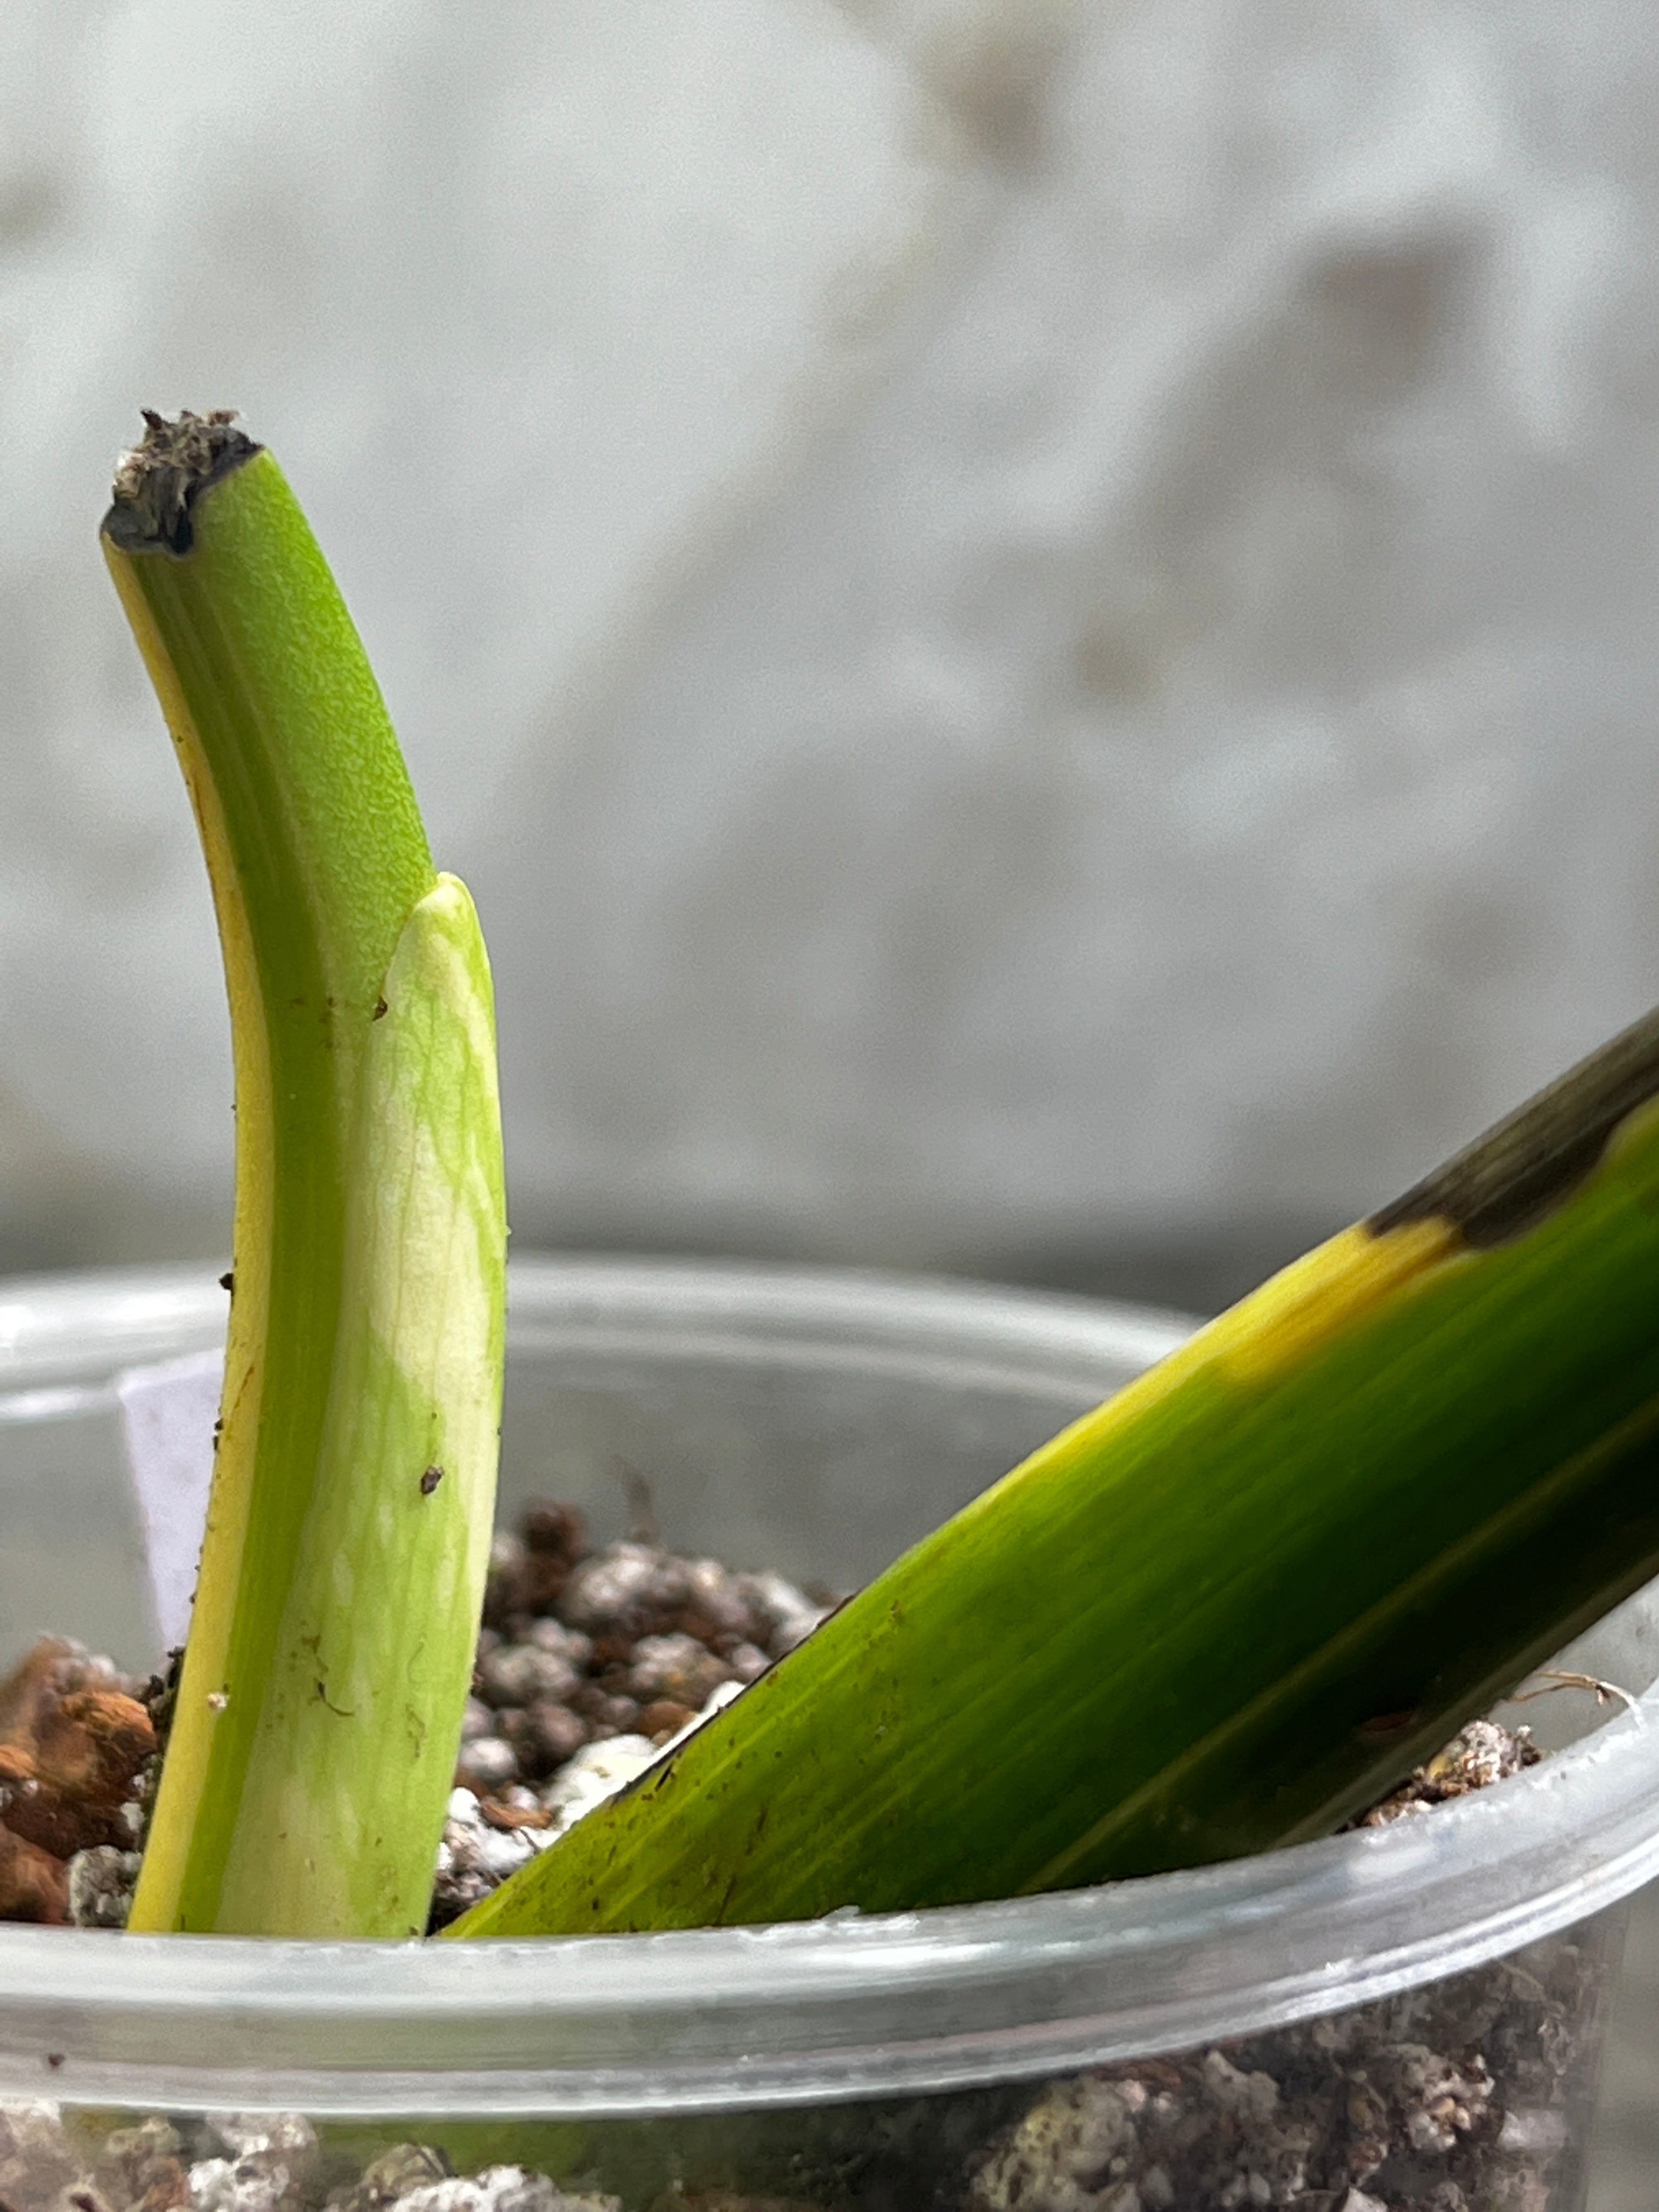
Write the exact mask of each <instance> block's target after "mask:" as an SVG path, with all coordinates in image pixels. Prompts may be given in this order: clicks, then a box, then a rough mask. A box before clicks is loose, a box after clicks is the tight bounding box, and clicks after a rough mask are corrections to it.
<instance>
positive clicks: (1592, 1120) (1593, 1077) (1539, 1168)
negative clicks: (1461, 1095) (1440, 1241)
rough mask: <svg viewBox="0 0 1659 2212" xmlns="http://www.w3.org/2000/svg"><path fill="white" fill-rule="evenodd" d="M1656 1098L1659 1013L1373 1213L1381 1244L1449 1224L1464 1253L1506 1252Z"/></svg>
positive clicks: (1371, 1223) (1371, 1225) (1567, 1193)
mask: <svg viewBox="0 0 1659 2212" xmlns="http://www.w3.org/2000/svg"><path fill="white" fill-rule="evenodd" d="M1654 1097H1659V1009H1656V1010H1655V1012H1652V1013H1650V1014H1645V1015H1644V1017H1643V1018H1642V1019H1641V1020H1640V1021H1639V1022H1636V1023H1634V1024H1632V1026H1631V1027H1630V1028H1629V1029H1627V1030H1623V1031H1621V1033H1620V1035H1619V1036H1616V1037H1614V1038H1613V1041H1612V1042H1611V1043H1609V1044H1604V1045H1603V1046H1602V1047H1601V1050H1600V1051H1599V1052H1593V1053H1592V1054H1590V1056H1589V1059H1588V1060H1580V1061H1579V1063H1578V1065H1577V1067H1572V1068H1569V1069H1568V1071H1567V1073H1565V1075H1564V1076H1562V1077H1560V1078H1559V1080H1558V1081H1556V1082H1554V1083H1552V1084H1551V1085H1549V1087H1548V1089H1547V1090H1545V1091H1540V1092H1539V1093H1538V1095H1537V1097H1534V1098H1529V1099H1528V1101H1527V1103H1526V1104H1525V1105H1524V1106H1522V1107H1521V1108H1519V1109H1517V1110H1516V1112H1515V1113H1513V1114H1511V1115H1510V1116H1509V1118H1508V1119H1507V1120H1506V1121H1499V1122H1498V1125H1497V1127H1495V1128H1492V1129H1488V1130H1487V1132H1486V1135H1485V1136H1484V1137H1478V1138H1476V1139H1475V1141H1474V1144H1472V1145H1471V1146H1469V1147H1468V1150H1467V1151H1466V1152H1459V1153H1458V1154H1457V1155H1456V1156H1455V1158H1452V1159H1449V1160H1448V1161H1447V1163H1446V1164H1445V1165H1444V1167H1442V1168H1437V1169H1436V1170H1435V1171H1434V1173H1433V1174H1432V1175H1431V1176H1425V1178H1424V1180H1423V1181H1422V1182H1419V1183H1418V1184H1417V1185H1416V1186H1415V1187H1414V1188H1413V1189H1411V1190H1408V1191H1407V1193H1406V1194H1405V1196H1404V1197H1403V1198H1397V1199H1396V1200H1395V1202H1394V1204H1393V1205H1392V1206H1384V1207H1383V1211H1382V1212H1380V1213H1374V1214H1373V1215H1372V1216H1371V1218H1370V1221H1369V1222H1367V1224H1366V1227H1367V1228H1369V1229H1370V1231H1372V1232H1373V1233H1374V1234H1375V1235H1376V1236H1378V1237H1382V1236H1386V1235H1387V1233H1388V1231H1389V1230H1391V1229H1403V1228H1404V1227H1405V1226H1406V1225H1407V1223H1408V1222H1413V1221H1427V1220H1435V1219H1438V1220H1443V1221H1449V1222H1450V1223H1451V1224H1452V1225H1454V1227H1455V1228H1457V1229H1460V1230H1461V1231H1462V1233H1463V1241H1464V1243H1467V1244H1470V1245H1473V1246H1474V1247H1475V1248H1476V1249H1485V1248H1486V1247H1488V1246H1491V1245H1493V1244H1506V1243H1509V1242H1510V1239H1511V1238H1513V1237H1522V1236H1524V1235H1525V1234H1526V1232H1527V1231H1528V1230H1529V1229H1534V1228H1536V1227H1537V1225H1538V1224H1539V1223H1540V1222H1541V1221H1542V1220H1543V1219H1544V1218H1545V1216H1546V1215H1547V1214H1549V1213H1551V1212H1553V1211H1554V1209H1555V1208H1556V1207H1557V1206H1559V1205H1560V1204H1561V1202H1562V1200H1564V1199H1566V1198H1569V1197H1571V1194H1572V1193H1573V1192H1574V1191H1575V1190H1576V1189H1577V1188H1578V1186H1579V1184H1580V1183H1581V1182H1583V1181H1584V1179H1585V1177H1586V1176H1588V1175H1589V1173H1590V1172H1591V1170H1593V1169H1594V1168H1595V1166H1596V1165H1597V1164H1599V1162H1600V1160H1601V1155H1602V1154H1603V1153H1604V1152H1606V1150H1607V1144H1608V1141H1609V1139H1611V1138H1612V1136H1613V1132H1614V1130H1616V1129H1617V1128H1618V1127H1619V1125H1620V1122H1621V1121H1624V1120H1625V1119H1626V1116H1627V1115H1631V1114H1633V1113H1634V1112H1635V1110H1636V1109H1637V1108H1638V1106H1644V1105H1645V1104H1646V1103H1647V1102H1648V1100H1649V1099H1650V1098H1654Z"/></svg>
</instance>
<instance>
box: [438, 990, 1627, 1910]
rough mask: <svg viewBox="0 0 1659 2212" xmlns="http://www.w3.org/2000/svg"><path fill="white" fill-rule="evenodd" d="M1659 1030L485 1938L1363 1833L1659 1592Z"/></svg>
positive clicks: (1350, 1244) (881, 1620) (1016, 1506)
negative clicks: (1362, 1820)
mask: <svg viewBox="0 0 1659 2212" xmlns="http://www.w3.org/2000/svg"><path fill="white" fill-rule="evenodd" d="M1656 1091H1659V1016H1653V1017H1650V1018H1649V1019H1648V1020H1647V1021H1646V1022H1644V1023H1643V1024H1638V1026H1637V1028H1635V1029H1634V1030H1631V1031H1629V1032H1627V1033H1626V1036H1623V1037H1621V1038H1619V1039H1617V1040H1615V1041H1614V1042H1613V1044H1612V1045H1610V1046H1609V1047H1607V1048H1606V1049H1605V1050H1604V1051H1603V1052H1602V1053H1601V1054H1599V1055H1597V1056H1596V1057H1595V1059H1593V1060H1590V1061H1589V1062H1586V1063H1585V1064H1584V1066H1582V1067H1581V1068H1579V1069H1577V1070H1576V1071H1575V1072H1574V1073H1572V1074H1571V1075H1570V1076H1568V1077H1567V1078H1565V1079H1563V1081H1562V1083H1561V1084H1559V1085H1556V1086H1554V1087H1553V1089H1552V1090H1551V1091H1547V1092H1546V1093H1544V1094H1541V1097H1539V1098H1538V1099H1536V1100H1534V1102H1533V1103H1532V1104H1531V1105H1530V1106H1528V1107H1527V1108H1524V1109H1522V1111H1521V1113H1520V1114H1519V1115H1516V1116H1514V1117H1512V1119H1511V1120H1510V1121H1509V1122H1507V1123H1505V1124H1503V1125H1502V1126H1500V1127H1499V1128H1498V1130H1496V1131H1494V1132H1493V1133H1491V1134H1490V1135H1489V1136H1488V1137H1487V1138H1486V1139H1484V1140H1482V1142H1481V1143H1480V1144H1479V1145H1477V1146H1474V1147H1472V1148H1471V1150H1470V1151H1469V1152H1468V1153H1466V1154H1464V1155H1462V1156H1460V1158H1458V1159H1457V1160H1455V1161H1454V1162H1452V1163H1451V1164H1449V1166H1448V1167H1447V1168H1446V1169H1445V1170H1442V1171H1441V1173H1440V1174H1439V1175H1437V1176H1433V1177H1431V1178H1430V1179H1429V1181H1428V1182H1426V1183H1425V1184H1423V1185H1422V1186H1420V1187H1419V1188H1418V1189H1417V1190H1416V1191H1414V1192H1413V1193H1411V1194H1408V1196H1407V1198H1406V1199H1404V1200H1401V1202H1400V1203H1399V1204H1398V1205H1396V1206H1391V1207H1389V1208H1388V1209H1386V1210H1385V1211H1384V1212H1383V1213H1381V1214H1379V1215H1377V1216H1376V1217H1375V1218H1373V1219H1372V1220H1370V1221H1369V1222H1366V1223H1362V1224H1360V1225H1358V1226H1356V1227H1354V1228H1352V1229H1349V1230H1346V1231H1343V1233H1342V1234H1341V1235H1340V1236H1339V1237H1335V1238H1334V1239H1333V1240H1332V1241H1331V1242H1330V1243H1328V1244H1326V1245H1324V1246H1322V1247H1321V1248H1320V1249H1318V1250H1316V1251H1315V1252H1313V1253H1311V1254H1310V1255H1308V1257H1307V1258H1305V1259H1304V1260H1302V1261H1298V1262H1297V1264H1296V1265H1295V1266H1294V1267H1291V1268H1289V1269H1287V1270H1286V1271H1285V1273H1283V1274H1282V1275H1279V1276H1278V1277H1276V1278H1275V1279H1273V1281H1272V1282H1270V1283H1268V1284H1267V1285H1264V1286H1263V1288H1262V1289H1261V1290H1260V1291H1256V1292H1255V1294H1254V1295H1253V1296H1252V1297H1249V1298H1248V1299H1246V1300H1245V1301H1244V1302H1243V1304H1241V1305H1240V1306H1238V1307H1237V1308H1235V1309H1234V1310H1233V1311H1232V1312H1231V1313H1230V1314H1227V1315H1225V1316H1223V1317H1222V1318H1221V1319H1220V1320H1219V1321H1218V1322H1214V1323H1212V1325H1211V1326H1210V1327H1209V1328H1206V1329H1205V1330H1204V1331H1202V1332H1201V1333H1200V1334H1199V1335H1198V1336H1197V1337H1196V1338H1194V1340H1192V1341H1191V1342H1190V1343H1189V1344H1188V1345H1187V1346H1184V1347H1183V1348H1182V1350H1180V1351H1179V1352H1176V1354H1174V1355H1173V1357H1172V1358H1170V1359H1168V1360H1166V1361H1164V1363H1162V1364H1160V1365H1159V1366H1158V1367H1157V1368H1155V1369H1153V1370H1152V1371H1150V1372H1149V1373H1148V1374H1146V1376H1142V1377H1140V1378H1139V1380H1138V1381H1136V1382H1135V1383H1132V1384H1131V1385H1130V1386H1129V1387H1128V1388H1127V1389H1126V1390H1124V1391H1122V1392H1121V1394H1120V1395H1118V1396H1117V1397H1115V1398H1114V1399H1112V1400H1110V1401H1109V1402H1108V1403H1107V1404H1106V1405H1105V1406H1103V1407H1101V1408H1099V1409H1098V1410H1097V1412H1095V1413H1091V1414H1089V1415H1086V1416H1085V1418H1084V1419H1082V1420H1080V1421H1079V1422H1077V1423H1076V1424H1075V1425H1073V1427H1071V1428H1069V1429H1067V1430H1066V1431H1065V1432H1064V1433H1063V1434H1062V1435H1060V1436H1059V1437H1056V1438H1055V1439H1054V1441H1053V1442H1052V1443H1049V1444H1048V1445H1046V1446H1045V1447H1044V1448H1043V1449H1042V1450H1040V1451H1038V1452H1037V1453H1036V1455H1034V1456H1033V1457H1032V1458H1031V1459H1030V1460H1029V1461H1027V1462H1025V1464H1024V1466H1023V1467H1021V1468H1018V1469H1016V1471H1015V1472H1014V1473H1013V1474H1011V1475H1009V1476H1008V1477H1007V1478H1006V1480H1004V1481H1003V1482H1002V1483H1000V1484H999V1485H998V1486H995V1487H994V1489H992V1490H991V1491H989V1492H987V1493H986V1494H985V1496H983V1497H982V1498H980V1499H978V1500H977V1501H976V1502H975V1504H972V1505H970V1506H969V1508H968V1509H967V1510H966V1511H965V1512H963V1513H962V1514H960V1515H958V1516H957V1518H956V1519H955V1520H953V1521H951V1522H949V1523H948V1524H947V1525H946V1526H945V1528H942V1529H940V1530H939V1531H938V1532H937V1533H936V1534H934V1535H933V1536H931V1537H929V1538H928V1539H927V1541H924V1542H923V1543H922V1544H921V1545H919V1546H918V1547H916V1548H915V1550H914V1551H913V1552H911V1553H908V1554H907V1555H906V1556H905V1557H904V1558H903V1559H901V1560H899V1561H898V1563H897V1564H896V1565H895V1566H893V1567H892V1568H890V1570H889V1571H887V1572H886V1573H885V1574H884V1575H883V1576H881V1577H879V1578H878V1580H877V1581H876V1582H875V1583H872V1585H871V1586H870V1587H869V1588H868V1589H866V1590H865V1591H864V1592H862V1593H861V1594H860V1595H859V1596H858V1597H856V1598H854V1599H853V1600H852V1601H850V1602H849V1603H848V1605H846V1606H844V1607H842V1609H841V1610H840V1611H839V1612H838V1613H835V1614H834V1615H833V1616H832V1617H831V1618H830V1619H829V1620H827V1621H826V1622H825V1623H824V1624H823V1626H821V1627H820V1628H819V1629H818V1630H817V1632H816V1633H815V1634H814V1635H813V1636H811V1638H808V1639H807V1641H806V1642H805V1644H802V1645H801V1646H800V1647H799V1649H798V1650H795V1651H794V1652H793V1653H792V1654H791V1655H790V1656H788V1657H787V1659H785V1660H784V1661H783V1662H781V1664H780V1665H779V1666H778V1667H776V1668H775V1669H774V1670H773V1671H772V1672H771V1673H770V1674H767V1675H764V1676H763V1677H762V1679H761V1680H759V1681H758V1682H757V1683H756V1684H755V1685H754V1686H752V1687H751V1688H750V1689H749V1690H747V1691H746V1692H744V1695H743V1696H742V1697H740V1698H738V1699H737V1700H736V1701H735V1702H734V1703H733V1704H732V1705H729V1706H728V1707H727V1708H726V1710H725V1711H723V1712H722V1713H720V1715H719V1716H718V1717H716V1718H715V1719H714V1720H713V1721H711V1722H710V1723H708V1725H707V1726H705V1727H704V1728H703V1729H701V1730H699V1731H698V1732H697V1733H696V1734H695V1735H693V1736H691V1737H690V1739H689V1741H687V1742H686V1743H685V1744H684V1746H683V1747H680V1748H679V1749H678V1751H677V1752H675V1753H673V1754H671V1756H670V1757H669V1758H667V1759H664V1760H662V1761H660V1762H659V1764H658V1765H655V1766H654V1767H653V1768H652V1769H651V1770H650V1771H648V1772H647V1774H646V1775H645V1776H643V1777H641V1779H640V1780H639V1781H638V1782H636V1783H635V1784H633V1785H632V1786H631V1787H630V1788H629V1790H625V1791H624V1792H623V1793H622V1794H621V1795H619V1796H616V1797H613V1798H611V1799H610V1800H609V1801H607V1802H605V1804H603V1805H601V1806H600V1807H599V1808H597V1809H596V1810H595V1811H594V1812H593V1813H592V1814H589V1815H588V1816H587V1818H586V1819H585V1820H582V1821H580V1823H579V1824H578V1825H577V1826H575V1827H574V1829H573V1830H572V1831H571V1832H570V1833H569V1834H568V1836H567V1837H565V1838H563V1839H562V1841H561V1842H559V1843H558V1844H556V1845H554V1847H553V1848H552V1849H551V1850H549V1851H548V1852H546V1853H545V1854H544V1855H543V1856H542V1857H540V1858H539V1859H538V1860H536V1861H535V1862H533V1863H532V1864H531V1865H530V1866H529V1867H527V1868H526V1869H523V1870H522V1871H521V1872H520V1874H518V1875H515V1876H514V1877H513V1880H512V1881H509V1882H507V1884H506V1885H504V1886H503V1887H501V1889H499V1890H497V1891H496V1892H495V1893H494V1894H493V1895H492V1896H490V1897H488V1898H486V1899H484V1900H483V1902H482V1903H481V1904H479V1905H476V1906H475V1907H474V1908H473V1909H472V1911H471V1912H469V1913H468V1914H467V1915H465V1917H463V1918H462V1919H461V1920H459V1922H457V1923H455V1924H454V1925H453V1927H452V1928H450V1929H447V1930H446V1931H445V1932H446V1934H447V1936H451V1937H458V1938H463V1939H464V1938H467V1937H476V1936H524V1935H529V1934H553V1933H580V1932H584V1931H599V1930H607V1929H651V1928H668V1927H682V1926H691V1925H698V1924H720V1923H736V1922H746V1921H763V1920H769V1919H775V1918H790V1917H805V1916H810V1915H813V1914H817V1913H821V1912H824V1911H829V1910H830V1909H831V1908H834V1907H836V1906H842V1905H858V1906H860V1907H862V1908H864V1909H865V1910H866V1911H878V1910H894V1909H908V1908H912V1907H915V1906H921V1905H945V1904H952V1903H959V1902H967V1901H971V1900H974V1899H987V1898H996V1897H1005V1896H1012V1895H1017V1894H1018V1893H1023V1892H1029V1891H1035V1890H1044V1889H1054V1888H1062V1887H1073V1886H1077V1885H1080V1884H1083V1883H1087V1882H1093V1881H1103V1880H1108V1879H1111V1878H1115V1877H1117V1876H1122V1875H1143V1874H1148V1873H1152V1872H1156V1871H1158V1870H1160V1869H1168V1868H1174V1867H1182V1866H1191V1865H1194V1864H1199V1863H1203V1862H1205V1861H1207V1860H1212V1859H1218V1858H1223V1857H1233V1856H1237V1855H1241V1854H1243V1853H1247V1852H1251V1851H1256V1850H1262V1849H1265V1848H1267V1847H1269V1846H1273V1845H1276V1844H1285V1843H1291V1842H1294V1841H1297V1840H1298V1839H1301V1838H1307V1837H1311V1836H1314V1835H1316V1834H1319V1833H1322V1832H1327V1831H1328V1830H1329V1829H1330V1828H1332V1827H1333V1826H1335V1825H1336V1824H1338V1823H1339V1822H1340V1820H1342V1819H1343V1818H1344V1817H1345V1816H1346V1815H1347V1814H1352V1812H1354V1811H1356V1810H1358V1808H1360V1807H1361V1806H1363V1805H1364V1803H1365V1802H1367V1801H1368V1800H1370V1798H1372V1797H1373V1796H1376V1795H1377V1794H1379V1793H1380V1792H1381V1791H1382V1790H1383V1789H1385V1788H1386V1787H1387V1786H1388V1785H1389V1784H1391V1783H1392V1782H1393V1781H1395V1779H1397V1778H1399V1777H1400V1776H1401V1775H1402V1774H1403V1773H1405V1772H1406V1771H1407V1770H1408V1769H1409V1768H1410V1767H1411V1766H1412V1765H1414V1764H1415V1763H1416V1762H1417V1761H1418V1760H1419V1759H1421V1758H1422V1757H1424V1756H1425V1755H1426V1754H1427V1753H1430V1752H1431V1751H1433V1750H1434V1749H1435V1748H1436V1747H1437V1746H1438V1745H1439V1744H1440V1743H1442V1742H1443V1741H1445V1739H1446V1738H1447V1737H1448V1736H1449V1735H1450V1734H1451V1733H1452V1731H1453V1730H1454V1729H1455V1728H1456V1727H1457V1726H1458V1725H1459V1724H1460V1723H1462V1721H1463V1720H1465V1719H1466V1718H1468V1717H1469V1716H1471V1715H1472V1714H1474V1713H1477V1712H1480V1711H1483V1710H1484V1709H1485V1708H1486V1706H1487V1705H1489V1704H1490V1703H1491V1702H1492V1701H1493V1700H1494V1699H1496V1698H1497V1697H1498V1696H1499V1695H1500V1694H1501V1693H1502V1692H1504V1691H1505V1690H1506V1689H1508V1688H1509V1687H1510V1686H1512V1685H1513V1684H1514V1683H1515V1682H1516V1680H1518V1679H1519V1678H1520V1677H1521V1676H1522V1674H1525V1673H1526V1672H1527V1671H1528V1669H1529V1668H1532V1667H1534V1665H1536V1664H1537V1663H1538V1662H1540V1661H1541V1660H1542V1659H1544V1658H1545V1657H1546V1656H1547V1655H1548V1654H1549V1653H1551V1652H1552V1651H1553V1650H1556V1649H1558V1648H1559V1645H1560V1644H1562V1643H1564V1642H1565V1640H1566V1639H1567V1638H1569V1637H1571V1635H1572V1634H1574V1633H1575V1632H1577V1631H1578V1630H1579V1629H1580V1628H1582V1627H1583V1626H1585V1625H1587V1624H1588V1622H1589V1621H1590V1620H1593V1619H1594V1618H1595V1617H1596V1616H1597V1615H1598V1614H1600V1613H1601V1612H1603V1611H1604V1610H1606V1608H1607V1607H1609V1606H1610V1605H1612V1604H1613V1603H1614V1602H1615V1601H1617V1600H1618V1599H1620V1597H1621V1596H1623V1595H1626V1593H1627V1592H1629V1591H1630V1590H1632V1589H1635V1588H1636V1587H1637V1586H1638V1584H1640V1583H1642V1582H1644V1580H1646V1579H1648V1578H1649V1577H1651V1576H1652V1575H1653V1574H1654V1573H1655V1572H1656V1571H1659V1326H1656V1321H1655V1316H1656V1314H1659V1103H1656V1097H1655V1094H1656Z"/></svg>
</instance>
